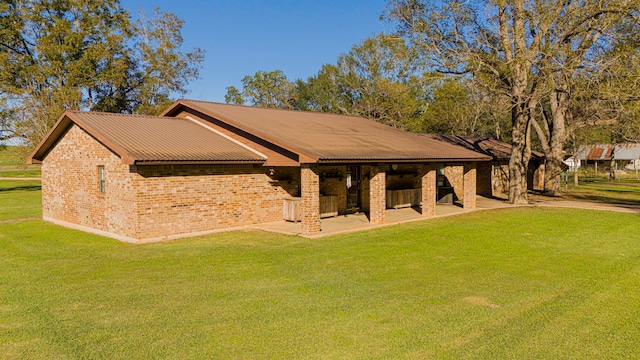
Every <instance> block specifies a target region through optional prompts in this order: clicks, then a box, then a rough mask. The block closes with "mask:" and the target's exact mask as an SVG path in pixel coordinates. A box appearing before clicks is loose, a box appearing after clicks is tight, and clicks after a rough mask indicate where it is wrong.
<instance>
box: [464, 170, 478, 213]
mask: <svg viewBox="0 0 640 360" xmlns="http://www.w3.org/2000/svg"><path fill="white" fill-rule="evenodd" d="M462 207H463V208H465V209H469V210H473V209H475V208H476V163H474V162H473V163H465V164H464V199H463V201H462Z"/></svg>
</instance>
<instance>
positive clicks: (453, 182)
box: [283, 162, 476, 236]
mask: <svg viewBox="0 0 640 360" xmlns="http://www.w3.org/2000/svg"><path fill="white" fill-rule="evenodd" d="M328 200H330V201H328ZM443 200H445V202H448V203H454V202H457V203H458V204H459V206H460V207H457V206H455V205H446V206H444V207H442V208H441V207H440V206H436V204H437V203H438V202H439V201H443ZM287 201H296V202H297V205H296V206H298V210H296V211H297V212H299V215H295V216H292V215H291V214H286V213H287V211H289V210H287V209H289V208H292V207H291V206H289V205H287ZM327 204H334V205H333V206H334V208H333V209H327ZM283 207H284V209H285V210H284V211H285V219H288V220H292V221H293V222H292V223H291V226H288V225H287V226H284V227H286V228H287V229H289V230H287V231H286V232H289V233H296V234H301V235H304V236H316V235H319V234H320V232H321V231H326V230H327V226H337V228H336V231H341V230H340V228H341V226H342V225H339V224H341V222H340V220H339V219H340V218H339V217H340V216H342V215H350V216H349V217H350V218H351V219H356V218H357V219H359V220H358V221H355V220H351V221H349V222H348V223H349V224H350V225H351V226H356V227H358V226H357V224H358V223H362V227H367V226H376V225H383V224H387V223H398V222H402V221H411V220H418V219H423V218H425V217H427V218H428V217H434V216H438V215H446V214H447V213H451V212H457V211H462V210H467V211H468V210H473V209H475V208H476V162H460V163H437V162H431V163H426V162H424V163H409V162H404V163H402V162H386V163H373V164H335V165H332V164H317V163H315V164H302V165H301V167H300V197H299V198H295V199H289V200H287V199H285V204H284V206H283ZM456 209H460V210H456ZM327 216H337V217H338V218H336V219H329V218H327ZM297 220H300V223H297V222H296V221H297ZM332 220H333V221H332ZM328 224H332V225H328ZM345 224H346V223H345ZM345 226H346V225H345ZM297 227H300V229H299V230H298V229H297ZM294 228H295V229H294Z"/></svg>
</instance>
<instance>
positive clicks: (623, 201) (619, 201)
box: [564, 194, 640, 206]
mask: <svg viewBox="0 0 640 360" xmlns="http://www.w3.org/2000/svg"><path fill="white" fill-rule="evenodd" d="M564 198H566V199H570V200H584V201H593V202H598V203H604V204H612V205H639V206H640V200H634V199H622V198H611V197H607V196H601V195H594V194H571V195H567V196H564Z"/></svg>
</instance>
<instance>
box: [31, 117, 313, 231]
mask: <svg viewBox="0 0 640 360" xmlns="http://www.w3.org/2000/svg"><path fill="white" fill-rule="evenodd" d="M98 165H103V166H104V167H105V175H106V182H105V187H106V189H105V190H106V191H105V194H104V195H99V194H98V170H97V166H98ZM268 169H269V168H267V167H262V166H252V165H165V166H137V167H131V168H130V167H129V166H128V165H124V164H122V162H121V160H120V158H119V157H118V156H116V155H115V154H113V153H112V152H111V151H109V150H108V149H107V148H106V147H104V146H103V145H102V144H100V143H99V142H98V141H96V140H95V139H93V138H92V137H91V136H90V135H88V134H87V133H85V132H84V131H83V130H82V129H80V128H79V127H77V126H72V127H71V129H70V130H69V131H68V132H67V134H65V135H64V136H63V137H62V138H61V140H60V141H59V142H58V144H57V145H56V146H55V147H54V148H53V149H52V150H51V152H50V153H49V154H48V155H47V157H46V158H45V159H44V161H43V165H42V207H43V216H44V217H45V218H49V219H51V220H53V221H56V220H57V221H62V222H65V223H69V224H71V225H74V226H75V225H78V226H80V227H83V228H85V230H90V229H93V230H98V231H101V232H105V233H108V234H110V235H111V236H113V237H120V238H122V237H126V238H128V240H131V239H142V240H144V239H154V240H161V239H163V238H169V237H176V236H178V235H180V234H190V233H197V232H206V231H211V230H216V229H222V228H227V227H235V226H242V225H250V224H257V223H263V222H270V221H278V220H282V206H283V205H282V199H283V198H284V197H287V196H297V195H299V184H300V170H299V168H276V173H275V175H274V176H273V177H270V176H269V175H268Z"/></svg>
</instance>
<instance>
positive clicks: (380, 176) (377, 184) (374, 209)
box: [369, 165, 387, 224]
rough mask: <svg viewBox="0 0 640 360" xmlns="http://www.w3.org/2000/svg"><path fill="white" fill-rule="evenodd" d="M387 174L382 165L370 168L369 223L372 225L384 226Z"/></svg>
mask: <svg viewBox="0 0 640 360" xmlns="http://www.w3.org/2000/svg"><path fill="white" fill-rule="evenodd" d="M386 175H387V174H386V173H385V171H384V165H378V166H372V167H371V180H369V222H371V223H372V224H384V221H385V210H386V208H387V200H386V195H387V176H386Z"/></svg>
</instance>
